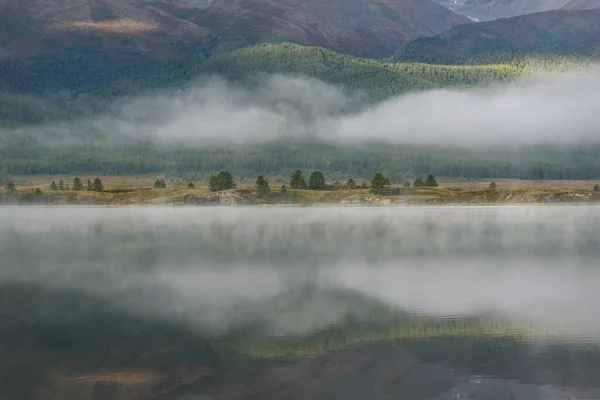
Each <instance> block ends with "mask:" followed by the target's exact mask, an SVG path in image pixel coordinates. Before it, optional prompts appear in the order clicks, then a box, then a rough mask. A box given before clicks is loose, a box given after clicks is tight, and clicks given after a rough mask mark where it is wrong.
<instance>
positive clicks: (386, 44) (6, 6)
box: [0, 0, 469, 61]
mask: <svg viewBox="0 0 600 400" xmlns="http://www.w3.org/2000/svg"><path fill="white" fill-rule="evenodd" d="M468 22H469V20H468V19H467V18H465V17H463V16H459V15H457V14H454V13H453V12H451V11H449V10H448V9H446V8H444V7H442V6H440V5H438V4H435V3H434V2H432V1H430V0H332V1H329V2H326V3H323V2H321V1H317V0H302V1H301V0H171V1H169V0H150V1H148V0H65V1H56V0H0V61H2V60H11V59H21V58H27V57H31V56H34V55H38V54H54V53H57V52H61V51H64V50H65V48H68V47H73V46H83V47H85V48H88V49H90V48H91V49H95V50H100V51H101V52H104V53H106V54H108V55H110V56H112V57H119V58H123V59H131V58H136V57H141V56H146V57H147V56H149V57H152V58H165V57H167V56H170V55H172V54H173V51H174V48H176V47H177V46H175V45H176V44H192V45H193V48H196V49H204V50H206V49H207V48H217V49H233V48H238V47H243V46H245V45H248V44H256V43H261V42H282V41H290V42H294V43H298V44H303V45H316V46H322V47H326V48H329V49H332V50H335V51H338V52H341V53H346V54H352V55H360V56H365V57H380V56H389V55H391V54H392V53H393V51H394V50H395V49H396V48H398V47H399V46H401V45H402V44H404V43H406V42H408V41H410V40H412V39H415V38H417V37H421V36H427V35H429V36H431V35H435V34H439V33H441V32H444V31H446V30H447V29H449V28H451V27H452V26H455V25H458V24H462V23H468Z"/></svg>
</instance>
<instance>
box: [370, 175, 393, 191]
mask: <svg viewBox="0 0 600 400" xmlns="http://www.w3.org/2000/svg"><path fill="white" fill-rule="evenodd" d="M389 185H390V180H389V179H387V178H386V177H385V176H384V175H383V174H382V173H381V172H376V173H375V175H373V178H372V179H371V193H373V194H382V193H383V191H384V188H385V187H386V186H389Z"/></svg>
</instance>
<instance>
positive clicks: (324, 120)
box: [94, 70, 600, 145]
mask: <svg viewBox="0 0 600 400" xmlns="http://www.w3.org/2000/svg"><path fill="white" fill-rule="evenodd" d="M599 91H600V76H598V75H597V74H596V73H595V72H593V71H591V70H590V71H588V72H578V73H568V74H553V75H548V74H546V75H544V76H541V75H540V76H536V77H529V78H526V79H525V78H524V79H522V80H520V81H519V82H515V83H510V84H504V85H498V86H494V87H488V88H485V89H480V90H451V89H446V90H432V91H426V92H421V93H413V94H406V95H404V96H400V97H396V98H392V99H389V100H387V101H384V102H381V103H378V104H376V105H371V106H367V105H366V104H368V103H367V102H366V100H365V96H364V95H361V94H360V93H354V94H352V95H349V94H348V92H346V91H343V90H341V89H340V88H337V87H334V86H331V85H328V84H325V83H323V82H320V81H317V80H315V79H309V78H301V77H286V76H281V75H277V76H269V77H264V79H263V80H262V81H260V83H259V84H257V85H256V86H253V87H252V88H248V87H242V86H239V85H235V84H231V83H226V82H224V81H222V80H220V79H219V78H216V77H213V78H205V79H204V80H201V81H199V82H197V83H195V84H193V85H191V86H189V87H186V88H185V89H182V90H178V91H165V92H161V93H156V94H155V95H152V96H148V97H143V98H136V99H128V100H126V101H121V102H120V103H118V104H117V106H116V107H115V109H114V112H113V113H112V114H111V115H109V116H105V117H103V118H100V119H99V120H96V121H95V122H94V126H95V129H109V130H115V131H118V132H121V133H126V134H129V135H133V136H138V137H139V136H140V135H141V136H144V137H148V135H149V136H150V137H153V138H155V139H158V140H165V141H169V142H173V141H181V142H183V143H186V144H189V145H205V144H206V143H207V141H209V140H232V141H236V142H242V143H243V142H248V141H250V142H260V141H268V140H274V139H281V138H286V137H294V138H307V137H309V138H313V137H317V138H321V139H325V140H330V141H333V142H342V143H344V142H360V141H363V140H366V139H368V140H375V141H384V142H393V143H409V144H427V143H437V144H459V145H464V144H511V145H512V144H517V145H518V144H523V143H527V144H532V143H539V142H548V143H559V144H562V143H577V142H580V141H588V140H594V141H596V140H598V139H599V132H600V129H599V127H600V115H599V114H598V113H597V110H598V109H600V98H599V97H598V96H597V93H598V92H599Z"/></svg>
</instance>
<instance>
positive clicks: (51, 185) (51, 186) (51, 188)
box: [50, 181, 58, 192]
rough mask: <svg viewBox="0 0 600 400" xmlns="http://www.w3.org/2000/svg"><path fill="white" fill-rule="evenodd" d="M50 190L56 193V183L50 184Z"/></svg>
mask: <svg viewBox="0 0 600 400" xmlns="http://www.w3.org/2000/svg"><path fill="white" fill-rule="evenodd" d="M50 190H52V191H53V192H56V191H57V190H58V186H56V182H54V181H52V182H50Z"/></svg>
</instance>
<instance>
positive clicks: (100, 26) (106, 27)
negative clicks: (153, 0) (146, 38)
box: [49, 18, 159, 35]
mask: <svg viewBox="0 0 600 400" xmlns="http://www.w3.org/2000/svg"><path fill="white" fill-rule="evenodd" d="M158 28H159V26H158V25H157V24H156V23H149V22H143V21H136V20H134V19H129V18H125V19H118V20H113V21H102V22H92V21H71V22H59V23H56V24H52V25H50V26H49V29H50V30H96V31H103V32H111V33H119V34H127V35H131V34H135V33H148V32H152V31H154V30H157V29H158Z"/></svg>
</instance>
